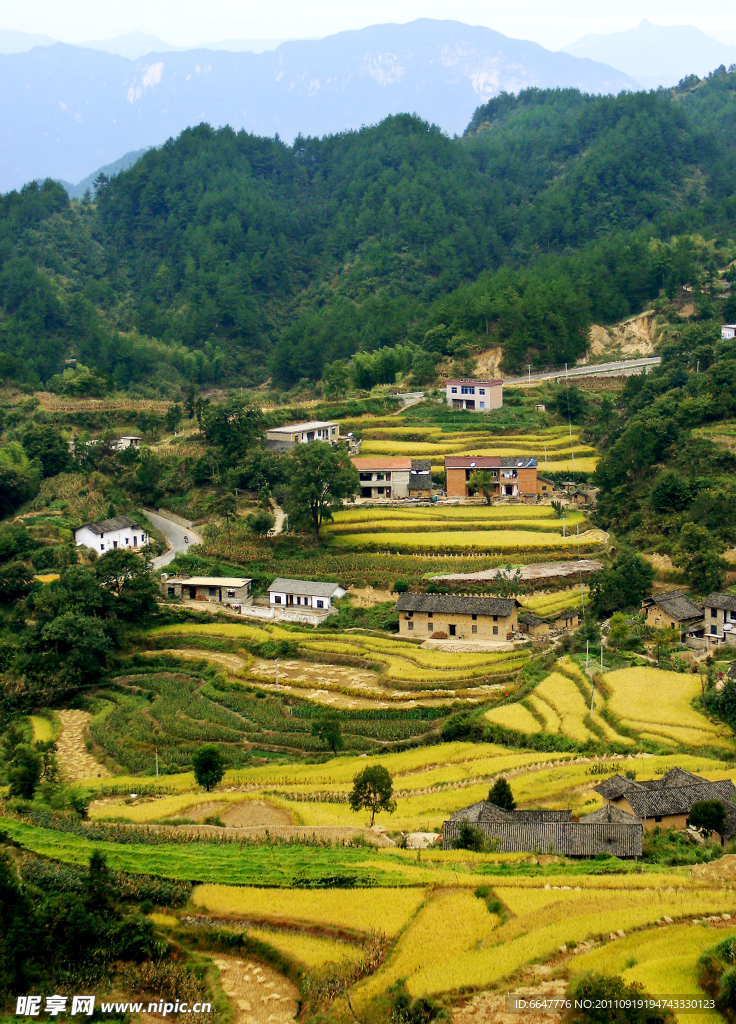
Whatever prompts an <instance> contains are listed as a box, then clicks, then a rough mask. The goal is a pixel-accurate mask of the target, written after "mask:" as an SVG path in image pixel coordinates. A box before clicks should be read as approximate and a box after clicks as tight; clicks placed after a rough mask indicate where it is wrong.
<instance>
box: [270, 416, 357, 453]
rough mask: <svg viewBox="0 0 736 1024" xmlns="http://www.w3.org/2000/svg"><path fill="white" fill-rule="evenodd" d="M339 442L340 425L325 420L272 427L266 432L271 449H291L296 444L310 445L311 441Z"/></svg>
mask: <svg viewBox="0 0 736 1024" xmlns="http://www.w3.org/2000/svg"><path fill="white" fill-rule="evenodd" d="M339 440H340V424H339V423H336V422H326V421H324V420H312V421H311V422H310V423H290V424H289V425H288V426H286V427H272V428H271V429H270V430H267V431H266V443H267V445H268V447H269V448H274V447H276V448H281V449H289V448H293V447H294V445H295V444H308V442H309V441H327V442H329V443H330V444H334V443H335V442H336V441H339Z"/></svg>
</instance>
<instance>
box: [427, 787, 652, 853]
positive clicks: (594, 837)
mask: <svg viewBox="0 0 736 1024" xmlns="http://www.w3.org/2000/svg"><path fill="white" fill-rule="evenodd" d="M465 821H467V822H468V823H469V824H471V825H472V826H473V828H475V829H478V831H480V832H483V833H484V834H485V835H486V836H488V838H489V839H491V840H495V844H496V846H497V848H498V851H499V852H501V853H535V852H538V853H555V854H559V855H561V856H563V857H595V856H596V854H599V853H606V854H608V855H609V856H612V857H640V856H641V853H642V838H643V835H642V833H643V830H642V826H641V822H639V821H638V820H637V818H635V817H634V816H633V815H631V814H627V813H625V812H623V811H620V810H618V809H614V808H611V809H606V808H602V809H601V810H599V811H596V812H594V813H593V814H588V815H586V816H585V817H584V818H581V820H580V821H573V820H572V814H571V812H570V811H569V810H561V811H546V810H545V811H531V810H530V811H527V810H518V811H505V810H503V809H502V808H500V807H496V805H495V804H492V803H490V802H489V801H488V800H481V801H479V802H478V803H477V804H471V805H470V807H464V808H462V810H459V811H455V813H454V814H453V815H452V816H451V817H450V819H449V820H448V821H446V822H444V824H443V826H442V848H443V849H444V850H450V849H452V848H453V846H454V844H455V842H456V840H457V838H458V835H459V834H460V829H461V827H462V824H463V822H465Z"/></svg>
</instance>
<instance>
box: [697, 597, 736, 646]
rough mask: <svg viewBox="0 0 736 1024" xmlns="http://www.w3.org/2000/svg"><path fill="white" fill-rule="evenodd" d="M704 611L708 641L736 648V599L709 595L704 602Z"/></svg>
mask: <svg viewBox="0 0 736 1024" xmlns="http://www.w3.org/2000/svg"><path fill="white" fill-rule="evenodd" d="M703 611H704V612H705V635H706V637H707V639H708V640H714V641H715V642H716V643H724V642H725V643H727V644H729V645H731V646H736V597H734V595H733V594H709V595H708V597H706V599H705V601H704V602H703Z"/></svg>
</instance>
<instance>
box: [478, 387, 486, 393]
mask: <svg viewBox="0 0 736 1024" xmlns="http://www.w3.org/2000/svg"><path fill="white" fill-rule="evenodd" d="M485 393H486V389H485V388H478V394H479V395H484V394H485Z"/></svg>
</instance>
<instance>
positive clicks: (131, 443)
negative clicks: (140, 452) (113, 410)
mask: <svg viewBox="0 0 736 1024" xmlns="http://www.w3.org/2000/svg"><path fill="white" fill-rule="evenodd" d="M140 446H141V438H140V437H136V436H135V434H128V435H127V436H126V437H119V438H118V443H117V449H118V451H119V452H124V451H125V449H126V448H140Z"/></svg>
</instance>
